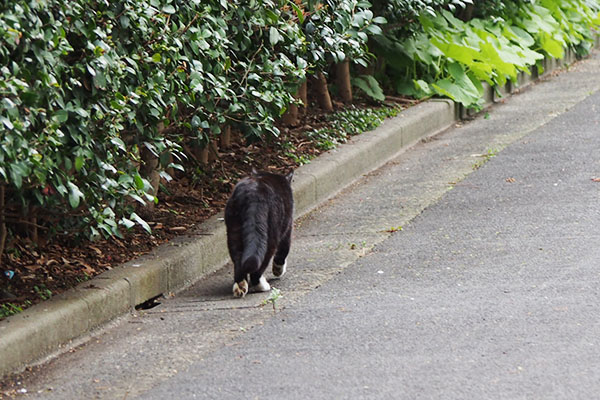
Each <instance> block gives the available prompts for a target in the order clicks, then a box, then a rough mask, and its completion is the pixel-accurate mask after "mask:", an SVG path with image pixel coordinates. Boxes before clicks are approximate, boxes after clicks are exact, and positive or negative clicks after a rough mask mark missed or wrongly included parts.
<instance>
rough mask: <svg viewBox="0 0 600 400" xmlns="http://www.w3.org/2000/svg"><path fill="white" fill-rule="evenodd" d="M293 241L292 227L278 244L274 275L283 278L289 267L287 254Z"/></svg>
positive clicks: (274, 261)
mask: <svg viewBox="0 0 600 400" xmlns="http://www.w3.org/2000/svg"><path fill="white" fill-rule="evenodd" d="M291 241H292V230H291V229H290V230H289V231H288V232H287V233H286V234H285V235H284V236H283V238H282V239H281V241H280V242H279V245H278V246H277V252H276V253H275V257H273V275H275V276H276V277H278V278H281V277H282V276H283V275H284V274H285V271H286V269H287V260H286V258H287V256H288V254H289V252H290V245H291Z"/></svg>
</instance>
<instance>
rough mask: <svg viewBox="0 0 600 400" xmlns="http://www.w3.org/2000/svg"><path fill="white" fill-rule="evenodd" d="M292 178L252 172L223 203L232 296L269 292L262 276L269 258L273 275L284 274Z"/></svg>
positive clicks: (289, 235) (289, 223)
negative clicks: (229, 257) (230, 267)
mask: <svg viewBox="0 0 600 400" xmlns="http://www.w3.org/2000/svg"><path fill="white" fill-rule="evenodd" d="M292 176H293V172H291V173H289V174H288V175H286V176H283V175H278V174H272V173H268V172H259V171H256V170H255V169H253V170H252V174H251V175H250V176H249V177H247V178H244V179H242V180H241V181H239V182H238V184H237V185H236V186H235V188H234V189H233V193H232V194H231V197H230V198H229V200H228V201H227V206H226V207H225V224H226V225H227V247H228V248H229V255H230V256H231V260H232V261H233V266H234V284H233V295H234V296H236V297H243V296H245V295H246V293H248V288H249V286H254V287H255V289H256V290H257V291H261V292H266V291H268V290H270V289H271V286H270V285H269V283H268V282H267V280H266V279H265V277H264V276H263V273H264V272H265V270H266V269H267V266H268V265H269V261H270V260H271V258H272V257H273V255H275V257H274V258H273V275H275V276H277V277H280V276H282V275H283V274H284V273H285V270H286V260H285V259H286V257H287V255H288V253H289V251H290V244H291V239H292V224H293V213H294V199H293V197H292V187H291V181H292ZM248 276H249V278H248Z"/></svg>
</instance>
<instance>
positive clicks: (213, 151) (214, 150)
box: [207, 140, 219, 162]
mask: <svg viewBox="0 0 600 400" xmlns="http://www.w3.org/2000/svg"><path fill="white" fill-rule="evenodd" d="M207 147H208V161H209V162H212V161H215V160H218V159H219V147H218V146H217V141H216V140H211V141H210V142H209V143H208V146H207Z"/></svg>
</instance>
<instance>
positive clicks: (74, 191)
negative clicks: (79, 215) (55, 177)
mask: <svg viewBox="0 0 600 400" xmlns="http://www.w3.org/2000/svg"><path fill="white" fill-rule="evenodd" d="M67 186H68V187H69V204H70V205H71V208H77V207H78V206H79V203H80V202H81V199H82V198H83V197H84V196H83V193H81V191H80V190H79V188H78V187H77V185H75V184H74V183H73V182H67Z"/></svg>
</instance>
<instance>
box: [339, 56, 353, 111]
mask: <svg viewBox="0 0 600 400" xmlns="http://www.w3.org/2000/svg"><path fill="white" fill-rule="evenodd" d="M335 78H336V79H335V80H336V84H337V88H338V94H339V95H340V98H341V99H342V101H343V102H344V103H352V86H351V85H350V60H348V59H346V60H344V61H342V62H341V63H338V64H336V65H335Z"/></svg>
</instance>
